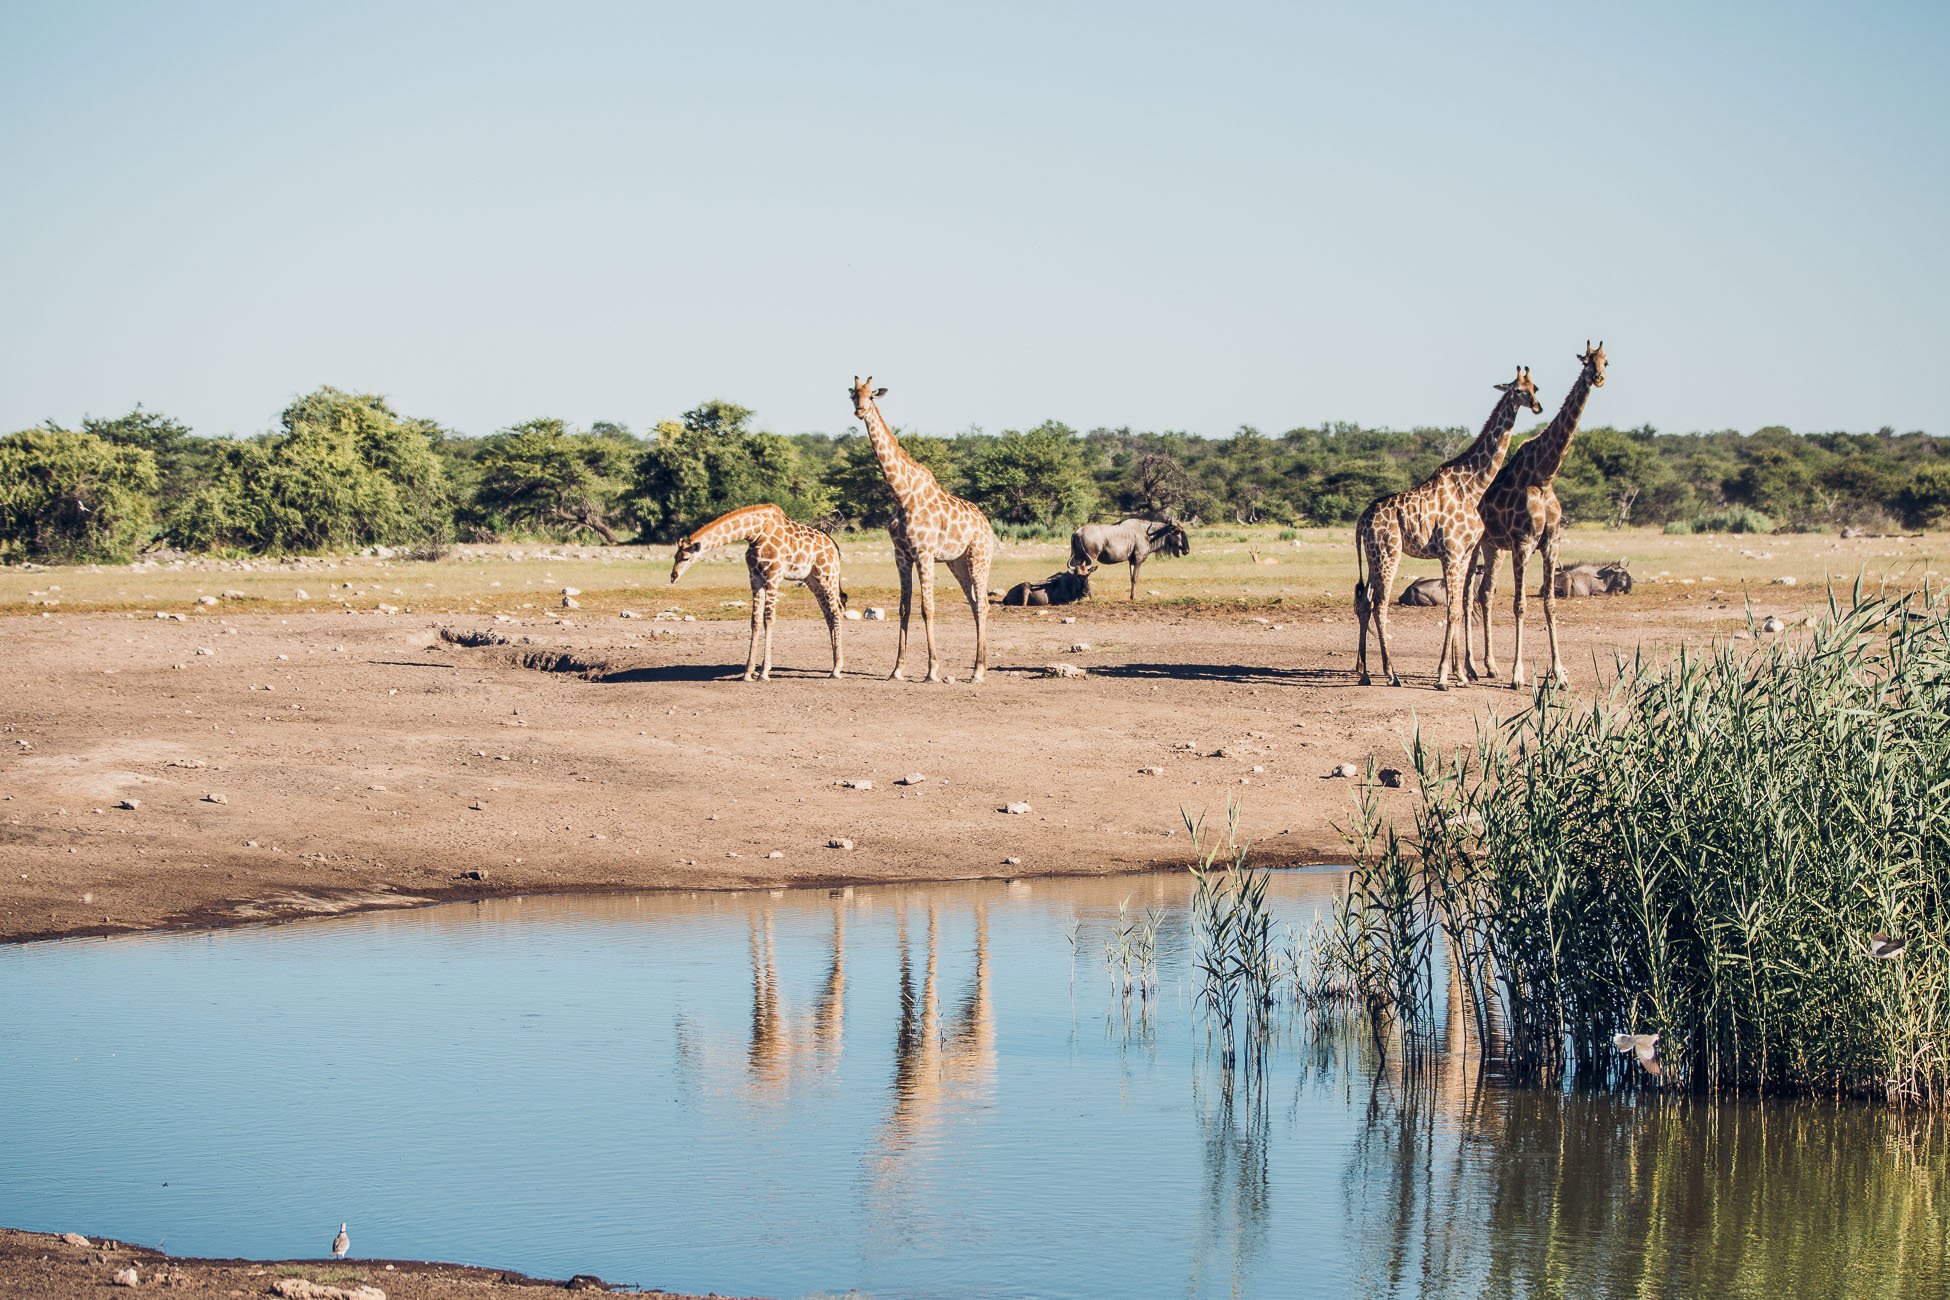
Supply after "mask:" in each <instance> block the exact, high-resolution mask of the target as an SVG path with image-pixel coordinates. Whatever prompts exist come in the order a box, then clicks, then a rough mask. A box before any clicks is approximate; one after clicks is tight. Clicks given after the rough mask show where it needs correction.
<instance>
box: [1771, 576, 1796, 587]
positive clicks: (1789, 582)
mask: <svg viewBox="0 0 1950 1300" xmlns="http://www.w3.org/2000/svg"><path fill="white" fill-rule="evenodd" d="M1774 585H1775V586H1777V587H1792V586H1793V585H1794V575H1793V574H1791V573H1790V574H1783V575H1782V576H1781V577H1778V578H1776V579H1774Z"/></svg>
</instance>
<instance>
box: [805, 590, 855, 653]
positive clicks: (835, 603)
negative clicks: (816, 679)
mask: <svg viewBox="0 0 1950 1300" xmlns="http://www.w3.org/2000/svg"><path fill="white" fill-rule="evenodd" d="M806 585H807V586H808V587H810V588H812V594H813V599H814V600H816V601H818V602H819V612H820V613H821V614H822V615H824V616H825V618H826V635H827V636H829V637H831V638H832V640H833V676H835V677H843V676H845V675H846V674H845V673H844V672H842V671H841V670H842V669H843V668H844V667H845V666H846V656H845V655H844V654H842V653H841V651H840V584H839V580H838V579H837V578H835V577H834V576H833V575H832V574H830V573H822V572H819V571H817V570H815V571H814V573H813V575H812V576H811V577H810V578H808V579H806Z"/></svg>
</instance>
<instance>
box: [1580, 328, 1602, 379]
mask: <svg viewBox="0 0 1950 1300" xmlns="http://www.w3.org/2000/svg"><path fill="white" fill-rule="evenodd" d="M1578 360H1580V361H1582V362H1584V372H1585V373H1586V374H1588V375H1590V376H1591V386H1592V387H1593V388H1603V387H1604V386H1605V341H1604V340H1603V339H1599V340H1598V346H1597V347H1595V348H1594V347H1592V346H1591V340H1590V339H1586V340H1585V341H1584V351H1582V352H1580V353H1578Z"/></svg>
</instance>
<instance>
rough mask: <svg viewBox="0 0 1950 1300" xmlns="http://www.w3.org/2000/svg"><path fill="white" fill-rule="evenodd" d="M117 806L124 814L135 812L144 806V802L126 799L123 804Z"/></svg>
mask: <svg viewBox="0 0 1950 1300" xmlns="http://www.w3.org/2000/svg"><path fill="white" fill-rule="evenodd" d="M115 806H116V807H117V808H120V809H122V810H123V811H124V812H134V811H135V810H136V809H138V808H140V807H141V806H142V800H140V799H124V800H122V801H121V802H119V803H117V804H116V805H115Z"/></svg>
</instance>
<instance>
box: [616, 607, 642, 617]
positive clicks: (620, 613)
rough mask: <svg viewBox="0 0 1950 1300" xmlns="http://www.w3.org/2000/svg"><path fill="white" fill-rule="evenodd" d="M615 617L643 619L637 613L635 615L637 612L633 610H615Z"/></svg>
mask: <svg viewBox="0 0 1950 1300" xmlns="http://www.w3.org/2000/svg"><path fill="white" fill-rule="evenodd" d="M616 617H618V618H642V617H643V615H641V614H639V613H637V612H636V611H635V610H633V609H619V610H617V611H616Z"/></svg>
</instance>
